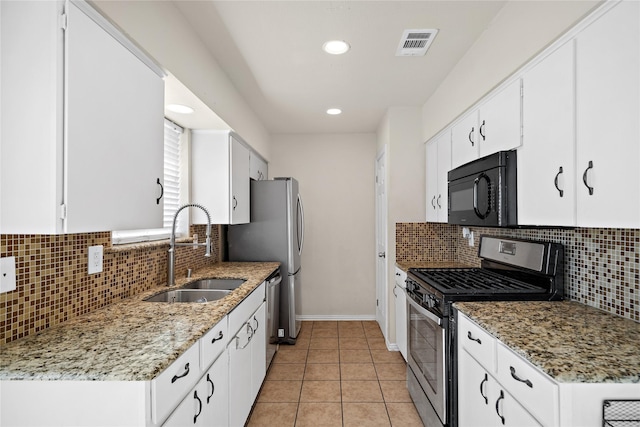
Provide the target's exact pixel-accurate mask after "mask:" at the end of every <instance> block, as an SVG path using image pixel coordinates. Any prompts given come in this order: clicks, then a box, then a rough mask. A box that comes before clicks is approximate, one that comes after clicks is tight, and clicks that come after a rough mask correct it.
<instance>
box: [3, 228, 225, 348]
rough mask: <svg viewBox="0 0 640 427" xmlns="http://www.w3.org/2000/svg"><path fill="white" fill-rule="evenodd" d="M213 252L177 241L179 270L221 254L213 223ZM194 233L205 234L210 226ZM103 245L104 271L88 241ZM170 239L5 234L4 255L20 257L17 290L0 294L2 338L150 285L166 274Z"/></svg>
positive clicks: (13, 337) (180, 272)
mask: <svg viewBox="0 0 640 427" xmlns="http://www.w3.org/2000/svg"><path fill="white" fill-rule="evenodd" d="M211 232H212V236H211V237H212V244H213V247H214V253H213V254H212V256H211V257H210V258H206V257H204V248H203V247H199V248H198V249H193V248H192V247H189V246H186V247H178V248H177V252H176V270H175V271H176V276H178V277H179V276H180V275H186V271H187V269H188V268H191V269H194V270H195V269H198V268H202V267H205V266H207V265H209V264H213V263H215V262H217V261H219V260H220V259H221V256H220V254H221V249H220V226H217V227H216V226H214V227H212V229H211ZM190 233H191V235H193V234H194V233H197V234H198V236H202V238H201V239H200V241H202V240H203V239H204V236H205V226H204V225H202V226H193V227H191V230H190ZM93 245H103V246H104V258H103V271H102V273H98V274H91V275H89V274H87V251H88V247H89V246H93ZM168 247H169V244H168V242H164V243H162V242H158V243H151V244H149V243H147V244H138V245H127V246H122V247H112V246H111V233H109V232H103V233H86V234H64V235H0V256H1V257H7V256H15V257H16V279H17V283H16V290H15V291H12V292H8V293H3V294H0V344H3V343H8V342H10V341H13V340H16V339H18V338H21V337H24V336H27V335H30V334H34V333H37V332H39V331H41V330H43V329H46V328H49V327H51V326H54V325H57V324H59V323H62V322H65V321H67V320H70V319H73V318H75V317H77V316H80V315H82V314H85V313H89V312H91V311H94V310H96V309H98V308H100V307H104V306H106V305H108V304H111V303H113V302H115V301H118V300H121V299H124V298H128V297H130V296H132V295H135V294H138V293H140V292H143V291H146V290H148V289H150V288H152V287H153V286H157V285H158V284H162V283H166V280H167V249H168Z"/></svg>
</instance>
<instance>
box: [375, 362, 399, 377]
mask: <svg viewBox="0 0 640 427" xmlns="http://www.w3.org/2000/svg"><path fill="white" fill-rule="evenodd" d="M374 365H375V368H376V373H377V374H378V379H379V380H380V381H384V380H406V379H407V367H406V365H404V364H401V363H377V364H374Z"/></svg>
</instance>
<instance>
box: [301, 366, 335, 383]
mask: <svg viewBox="0 0 640 427" xmlns="http://www.w3.org/2000/svg"><path fill="white" fill-rule="evenodd" d="M339 379H340V365H339V364H337V363H307V367H306V369H305V372H304V380H305V381H333V380H339Z"/></svg>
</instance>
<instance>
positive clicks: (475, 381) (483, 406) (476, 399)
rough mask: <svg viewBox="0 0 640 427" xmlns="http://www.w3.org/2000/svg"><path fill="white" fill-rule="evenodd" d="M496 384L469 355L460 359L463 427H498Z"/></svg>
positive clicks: (459, 416)
mask: <svg viewBox="0 0 640 427" xmlns="http://www.w3.org/2000/svg"><path fill="white" fill-rule="evenodd" d="M495 388H496V383H495V380H494V379H493V378H492V377H491V375H490V373H489V372H487V370H485V369H484V368H483V367H482V366H480V364H479V363H478V362H476V361H475V359H473V358H472V357H471V356H470V355H469V353H467V352H466V351H464V350H462V351H461V352H460V354H459V357H458V421H459V423H460V426H461V427H473V426H476V427H490V426H497V425H498V424H497V422H496V421H497V419H496V413H495V408H494V407H493V404H494V398H493V396H494V395H495V394H496V393H495Z"/></svg>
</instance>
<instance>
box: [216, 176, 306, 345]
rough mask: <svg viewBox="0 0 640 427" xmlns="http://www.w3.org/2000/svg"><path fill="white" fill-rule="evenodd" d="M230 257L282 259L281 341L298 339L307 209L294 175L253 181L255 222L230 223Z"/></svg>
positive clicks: (252, 212)
mask: <svg viewBox="0 0 640 427" xmlns="http://www.w3.org/2000/svg"><path fill="white" fill-rule="evenodd" d="M227 243H228V246H229V260H230V261H279V262H280V263H281V265H280V272H281V274H282V285H281V286H280V316H279V317H280V321H279V323H280V324H279V331H278V337H279V338H280V342H285V343H291V344H293V343H295V340H296V337H297V336H298V332H299V331H300V326H301V321H300V320H299V319H300V305H301V304H300V302H301V300H300V295H301V294H300V292H301V265H300V255H301V254H302V247H303V244H304V211H303V208H302V199H301V198H300V194H299V192H298V181H296V180H295V179H294V178H275V179H273V180H266V181H251V222H250V223H248V224H240V225H230V226H229V230H228V233H227Z"/></svg>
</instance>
